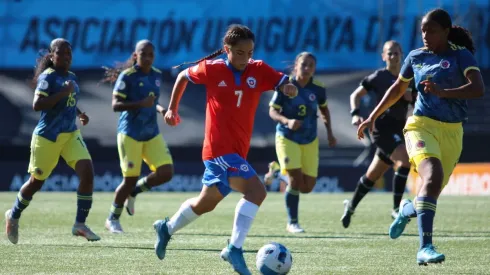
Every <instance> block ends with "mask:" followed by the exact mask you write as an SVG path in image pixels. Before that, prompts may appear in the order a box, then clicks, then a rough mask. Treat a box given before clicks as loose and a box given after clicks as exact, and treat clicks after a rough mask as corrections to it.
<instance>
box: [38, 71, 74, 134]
mask: <svg viewBox="0 0 490 275" xmlns="http://www.w3.org/2000/svg"><path fill="white" fill-rule="evenodd" d="M68 80H72V81H74V82H75V85H74V89H73V92H72V93H71V94H70V96H67V97H65V98H63V99H61V100H60V101H58V103H56V105H54V107H53V108H52V109H49V110H43V111H41V118H40V119H39V122H38V123H37V126H36V128H35V129H34V134H35V135H39V136H42V137H44V138H46V139H48V140H50V141H53V142H56V138H57V137H58V134H60V133H71V132H73V131H75V130H77V125H76V118H77V101H78V98H79V96H80V89H79V87H78V84H77V83H76V81H77V77H76V76H75V74H74V73H72V72H68V73H67V74H66V75H62V74H59V73H57V72H56V71H55V70H54V69H52V68H48V69H46V70H45V71H44V72H42V74H41V75H39V77H38V79H37V87H36V92H35V93H36V94H38V95H42V96H51V95H54V94H56V93H59V92H60V91H61V89H62V87H63V83H65V81H68Z"/></svg>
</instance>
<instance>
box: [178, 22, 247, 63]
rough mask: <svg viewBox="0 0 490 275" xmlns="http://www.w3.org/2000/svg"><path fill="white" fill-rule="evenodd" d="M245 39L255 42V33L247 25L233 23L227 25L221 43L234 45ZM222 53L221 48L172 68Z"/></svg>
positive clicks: (211, 57) (208, 58)
mask: <svg viewBox="0 0 490 275" xmlns="http://www.w3.org/2000/svg"><path fill="white" fill-rule="evenodd" d="M247 39H250V40H252V41H254V42H255V34H254V33H253V32H252V31H251V30H250V29H249V28H248V27H246V26H244V25H239V24H233V25H230V26H229V27H228V30H226V34H225V36H224V37H223V44H224V45H228V46H235V45H236V44H237V43H238V42H240V41H241V40H247ZM224 53H225V51H224V50H223V49H219V50H217V51H215V52H213V53H212V54H210V55H207V56H205V57H203V58H201V59H199V60H196V61H193V62H184V63H182V64H180V65H177V66H174V67H172V68H174V69H177V68H180V67H182V66H184V65H194V64H197V63H199V62H201V61H204V60H210V59H214V58H216V57H218V56H220V55H222V54H224Z"/></svg>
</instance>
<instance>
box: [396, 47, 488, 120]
mask: <svg viewBox="0 0 490 275" xmlns="http://www.w3.org/2000/svg"><path fill="white" fill-rule="evenodd" d="M469 70H479V69H478V67H477V64H476V60H475V58H474V57H473V55H472V54H471V52H470V51H468V50H467V49H466V48H464V47H460V46H456V45H454V44H450V47H449V48H448V50H447V51H446V52H444V53H442V54H434V53H433V52H431V51H429V50H428V49H426V48H420V49H417V50H413V51H411V52H410V54H409V55H408V56H407V58H406V59H405V63H404V64H403V66H402V69H401V72H400V78H401V79H402V80H403V81H410V80H411V79H412V78H413V77H415V84H416V87H417V90H418V97H417V101H416V102H415V108H414V112H413V113H414V115H417V116H425V117H429V118H432V119H435V120H438V121H442V122H452V123H455V122H464V121H466V120H467V109H468V107H467V103H466V100H464V99H453V98H440V97H438V96H436V95H434V94H430V93H425V92H424V87H425V86H424V85H423V84H420V82H421V81H424V80H430V81H432V82H434V83H436V84H437V85H439V87H441V89H451V88H458V87H460V86H463V85H465V84H466V83H467V79H466V73H467V72H468V71H469Z"/></svg>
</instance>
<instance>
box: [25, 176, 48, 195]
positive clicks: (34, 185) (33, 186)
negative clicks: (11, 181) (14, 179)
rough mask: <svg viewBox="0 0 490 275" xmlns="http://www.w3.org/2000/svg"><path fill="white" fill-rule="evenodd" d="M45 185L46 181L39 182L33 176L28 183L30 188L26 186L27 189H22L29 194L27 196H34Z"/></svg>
mask: <svg viewBox="0 0 490 275" xmlns="http://www.w3.org/2000/svg"><path fill="white" fill-rule="evenodd" d="M43 184H44V180H38V179H36V178H34V177H33V176H31V177H30V178H29V181H28V186H26V187H27V188H24V187H22V189H24V191H25V192H24V193H28V194H26V195H34V193H36V192H37V191H39V190H41V188H42V187H43ZM26 189H27V190H26Z"/></svg>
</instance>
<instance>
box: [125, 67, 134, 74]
mask: <svg viewBox="0 0 490 275" xmlns="http://www.w3.org/2000/svg"><path fill="white" fill-rule="evenodd" d="M135 72H136V69H135V68H134V67H131V68H127V69H126V70H124V71H122V74H125V75H131V74H134V73H135Z"/></svg>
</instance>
